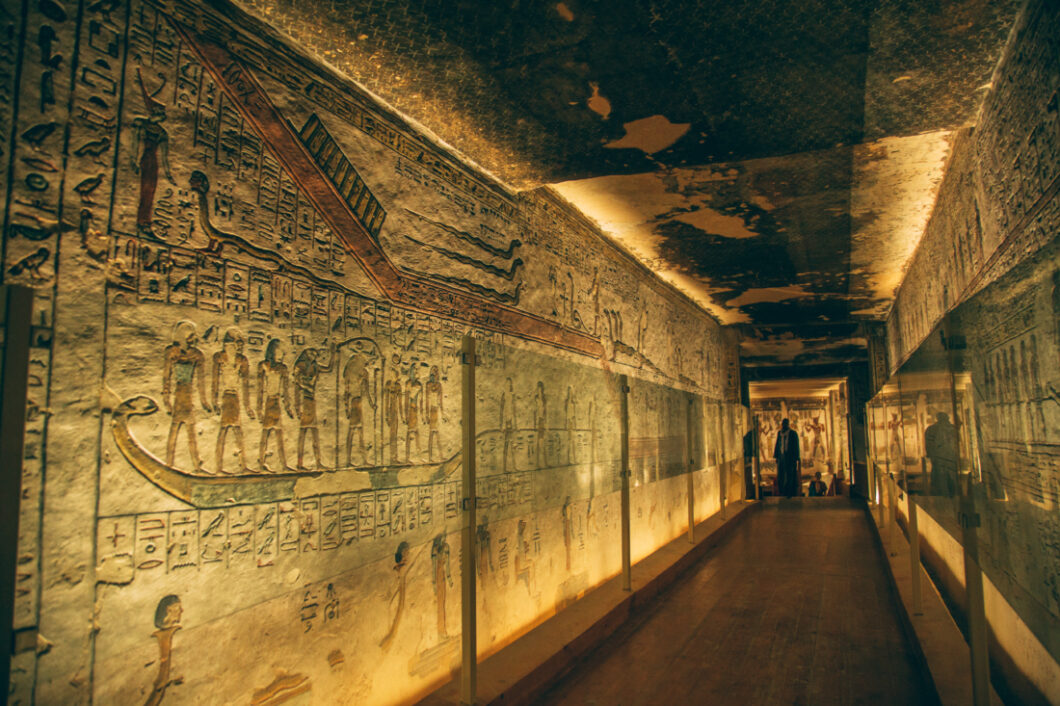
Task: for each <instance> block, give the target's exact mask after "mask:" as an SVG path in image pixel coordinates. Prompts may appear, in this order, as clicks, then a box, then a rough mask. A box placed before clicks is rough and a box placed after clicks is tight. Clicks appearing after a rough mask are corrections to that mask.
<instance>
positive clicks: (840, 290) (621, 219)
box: [243, 0, 1018, 362]
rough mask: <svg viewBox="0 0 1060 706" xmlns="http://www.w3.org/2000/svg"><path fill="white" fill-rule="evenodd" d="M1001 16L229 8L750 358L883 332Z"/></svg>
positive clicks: (420, 5)
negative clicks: (540, 193)
mask: <svg viewBox="0 0 1060 706" xmlns="http://www.w3.org/2000/svg"><path fill="white" fill-rule="evenodd" d="M1017 5H1018V3H1017V2H1016V0H880V1H878V2H870V1H868V0H730V1H728V2H721V1H719V2H688V1H687V0H606V1H603V0H601V1H594V2H588V1H585V0H564V2H552V1H549V2H533V1H527V0H508V1H503V2H502V1H497V0H492V1H487V0H481V1H476V2H469V1H466V0H464V1H459V0H457V1H455V2H454V1H453V0H419V1H413V2H409V1H407V0H406V1H404V2H401V1H397V0H395V1H390V0H356V1H351V2H343V1H342V0H244V2H243V6H244V7H247V8H248V9H250V10H251V11H252V12H255V13H257V14H259V15H260V16H262V17H263V18H265V19H266V20H267V21H268V22H269V23H271V24H273V25H274V26H276V27H277V28H278V29H280V30H281V31H283V32H285V33H287V34H289V35H290V36H292V37H293V38H294V39H295V40H296V41H298V42H299V43H300V44H302V45H303V46H305V47H307V48H308V49H309V50H310V51H313V52H315V53H316V54H317V55H319V56H320V57H321V58H323V59H325V60H326V61H328V62H329V63H331V64H332V65H334V66H335V67H336V68H338V69H339V70H341V71H343V72H345V73H346V74H347V75H349V76H350V77H352V78H354V79H355V80H357V81H359V82H361V83H362V84H363V85H365V86H366V87H367V88H369V89H370V90H372V91H374V92H376V93H378V94H379V95H380V96H382V97H383V98H384V99H386V100H387V101H389V102H390V103H391V104H392V105H394V106H395V107H396V108H398V109H399V110H401V111H402V112H404V113H406V114H407V115H409V116H410V117H412V118H414V119H416V120H418V121H419V122H421V123H422V124H424V125H425V126H426V127H427V128H429V129H430V130H432V131H433V132H435V133H436V134H437V135H438V136H439V137H441V138H442V139H443V140H445V141H446V142H448V143H449V144H451V145H453V146H454V147H455V148H456V149H457V150H459V151H460V152H462V153H463V154H464V155H466V156H467V157H469V158H470V159H472V160H474V161H475V162H477V163H478V164H480V165H482V166H483V167H485V168H486V169H487V170H489V171H490V172H492V173H493V174H495V175H496V176H497V177H498V178H499V179H501V180H502V181H504V182H505V183H507V184H509V185H510V186H512V187H513V188H517V189H525V188H536V187H539V186H542V185H546V184H552V185H556V189H557V190H558V191H559V193H560V194H561V195H563V196H564V197H565V198H567V199H568V200H570V201H571V202H572V203H574V204H575V205H576V206H578V207H579V208H582V210H584V211H585V212H586V214H587V215H589V216H590V217H592V218H594V219H595V220H597V222H599V223H600V224H601V225H602V226H603V228H604V229H605V231H607V232H608V233H609V235H611V237H613V238H614V239H615V240H616V241H618V242H619V243H620V244H622V245H623V246H625V247H626V248H627V249H629V250H630V251H631V252H633V253H634V254H635V255H637V256H638V257H640V258H642V259H643V260H645V261H646V262H648V263H649V264H650V265H651V266H652V267H653V269H655V270H656V271H658V272H659V273H660V276H662V277H663V278H664V279H667V280H668V281H670V282H672V283H673V284H674V285H675V286H677V287H679V288H680V289H682V290H683V291H685V292H687V293H688V294H689V295H690V296H692V297H693V298H694V299H696V300H697V301H699V302H700V303H701V304H702V305H703V306H704V307H705V308H707V309H708V310H710V311H712V312H713V313H714V314H716V315H717V316H718V317H719V319H720V320H722V321H723V322H726V323H741V324H745V325H751V326H756V325H762V326H768V327H769V328H768V329H763V330H762V331H759V332H758V333H757V334H755V335H749V336H748V337H745V340H746V341H748V342H753V341H754V340H756V339H757V338H760V337H761V336H765V335H766V333H765V332H766V331H773V332H775V331H777V330H778V329H777V327H785V326H788V327H791V326H796V327H798V326H803V327H805V326H806V325H809V324H815V325H816V324H840V323H846V324H856V323H857V322H858V321H860V320H863V319H879V318H881V317H882V316H883V315H885V314H886V312H887V310H888V308H889V306H890V303H891V301H892V299H893V295H894V290H895V288H896V286H897V284H898V283H899V282H900V277H901V273H902V268H903V266H904V264H905V262H906V260H907V259H908V257H909V256H910V255H911V253H912V251H913V249H914V248H915V246H916V243H917V242H918V241H919V238H920V235H921V234H922V232H923V227H924V225H925V224H926V220H927V216H928V215H929V213H930V208H931V206H932V204H933V201H934V196H935V192H936V189H937V186H938V183H939V181H940V180H941V176H942V173H943V168H944V164H945V159H946V156H947V154H948V149H949V141H950V135H951V132H952V131H953V130H955V129H957V128H960V127H961V126H965V125H968V124H970V123H971V122H973V121H974V118H975V113H976V110H977V108H978V106H979V104H980V102H981V99H982V97H983V95H984V93H985V87H986V85H987V84H988V83H989V80H990V76H991V72H992V70H993V67H994V66H995V64H996V62H997V59H998V57H999V56H1000V53H1001V47H1002V45H1003V42H1004V40H1005V38H1006V36H1007V33H1008V30H1009V28H1010V26H1011V24H1012V21H1013V20H1014V18H1015V13H1016V10H1017ZM803 333H805V335H802V334H800V332H799V330H798V329H797V328H796V329H795V330H794V331H793V332H792V331H789V332H788V333H786V334H784V335H783V338H784V340H788V339H791V338H795V339H800V340H802V339H805V340H807V341H809V340H810V339H811V338H813V336H812V335H811V332H810V331H809V330H806V331H804V332H803ZM855 338H856V337H855ZM804 352H805V351H804ZM749 357H753V355H749ZM761 357H762V358H763V362H765V360H766V359H767V358H768V355H767V354H765V353H762V356H761Z"/></svg>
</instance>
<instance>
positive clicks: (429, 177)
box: [0, 0, 744, 704]
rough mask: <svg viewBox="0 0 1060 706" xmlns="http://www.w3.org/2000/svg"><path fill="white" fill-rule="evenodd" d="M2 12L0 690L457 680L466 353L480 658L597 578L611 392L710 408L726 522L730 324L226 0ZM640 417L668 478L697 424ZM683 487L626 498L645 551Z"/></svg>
mask: <svg viewBox="0 0 1060 706" xmlns="http://www.w3.org/2000/svg"><path fill="white" fill-rule="evenodd" d="M25 7H27V8H28V11H27V12H23V9H24V8H23V5H22V4H21V3H17V2H12V1H11V0H3V2H2V3H0V27H2V30H3V32H4V36H5V37H7V38H9V39H10V40H11V41H5V42H3V43H0V44H2V46H3V48H2V49H0V91H2V92H3V95H4V97H5V100H4V101H2V104H3V106H4V107H3V108H2V109H0V131H2V138H3V145H4V151H3V153H2V155H0V161H2V165H0V166H2V169H0V190H2V194H3V213H2V222H3V253H2V258H3V269H2V275H3V281H4V282H5V283H18V284H27V285H30V286H32V287H33V288H34V289H35V292H36V300H35V309H34V314H33V324H34V327H33V347H32V354H31V363H30V377H29V382H30V403H29V408H28V414H27V431H26V440H27V444H26V458H25V459H24V466H23V490H24V493H23V502H22V507H21V518H20V534H21V537H20V546H19V574H18V595H17V599H16V601H17V602H16V612H15V627H16V629H17V631H18V636H17V645H18V652H17V654H16V655H15V657H14V659H13V663H12V667H13V670H12V676H13V682H14V690H13V693H12V697H11V698H12V702H13V703H21V704H30V703H39V704H51V703H87V702H96V703H135V702H138V701H145V702H150V703H160V702H164V703H170V702H172V703H203V704H208V703H229V702H246V701H250V702H252V703H279V702H280V701H282V700H287V699H295V698H298V699H302V700H305V701H307V702H311V703H321V704H327V703H394V702H407V701H409V700H412V699H414V698H416V697H417V696H418V695H421V694H423V693H425V692H426V691H427V690H429V689H430V688H432V687H433V686H435V685H437V684H438V683H440V682H441V681H444V680H445V679H447V678H448V677H449V676H450V675H451V673H452V671H453V669H454V667H455V666H456V665H457V664H458V661H459V649H458V648H459V634H460V633H459V615H460V613H459V611H460V601H459V596H460V590H459V589H460V584H459V576H460V562H461V557H460V550H459V541H458V538H457V535H456V534H455V532H456V530H457V528H458V526H459V517H460V515H459V507H460V501H461V499H462V498H463V497H464V495H465V494H466V493H465V491H464V490H463V489H461V487H460V483H459V478H460V463H459V454H458V452H459V448H460V426H459V421H458V420H459V419H460V402H461V400H460V361H459V358H458V355H457V353H458V350H459V345H460V339H461V337H462V336H463V335H464V334H468V333H469V334H471V335H473V336H474V337H475V338H476V339H477V341H478V361H479V367H480V374H481V377H480V382H479V386H478V387H477V390H476V401H477V405H478V407H479V409H480V417H479V425H478V428H477V438H476V454H477V455H478V460H479V465H480V470H481V474H482V475H481V478H480V481H479V487H478V488H477V492H478V494H479V495H480V497H481V499H480V507H482V508H484V512H483V513H482V514H481V515H480V521H481V524H482V526H481V527H480V528H479V533H480V536H483V537H485V538H488V542H482V543H481V544H480V551H482V552H484V553H483V554H482V556H481V557H480V558H479V564H480V567H483V568H481V569H480V572H479V573H478V575H477V580H478V581H479V582H480V593H481V594H482V595H483V596H484V603H482V604H480V607H479V609H480V611H482V614H483V616H484V617H483V620H482V633H481V635H480V646H481V648H482V650H483V651H484V652H488V651H490V650H494V649H496V648H498V647H499V646H501V645H503V644H505V643H506V642H507V641H510V640H511V639H513V638H514V636H516V635H518V634H520V632H521V631H525V630H526V629H528V627H529V626H532V625H533V624H535V623H536V622H539V621H540V620H542V619H543V618H544V617H547V616H548V615H550V614H551V613H552V612H554V611H556V610H558V609H560V608H562V607H563V606H564V605H566V604H568V603H569V602H570V601H571V600H574V599H576V598H577V596H578V595H580V594H581V593H583V592H584V591H585V590H587V589H588V588H591V587H592V586H593V585H596V584H597V583H599V582H600V581H603V580H604V579H606V578H607V577H609V576H611V575H614V574H615V573H617V572H618V570H619V568H620V567H619V563H618V556H617V549H615V547H616V546H617V543H618V530H617V527H618V512H619V510H618V507H619V506H618V501H617V486H616V485H615V477H616V476H615V458H617V454H618V450H617V446H616V440H617V418H616V414H617V412H616V410H617V402H616V397H615V395H616V394H617V393H616V390H617V378H616V375H617V374H620V373H625V374H628V375H630V376H632V377H634V378H637V379H638V381H640V380H643V381H644V383H643V384H645V385H647V384H648V383H649V382H650V383H651V384H652V385H654V388H655V390H656V391H655V392H654V393H653V394H654V395H655V398H657V399H659V400H662V399H669V398H674V399H678V398H679V399H681V400H682V401H683V400H685V399H686V394H688V393H691V394H694V395H696V396H697V398H698V399H699V400H700V404H701V405H702V406H703V408H704V409H707V408H710V409H711V410H713V411H710V412H709V413H708V412H704V413H703V414H702V415H701V418H699V419H700V422H699V423H700V424H701V425H702V426H703V427H704V428H706V427H707V426H710V428H711V429H712V430H711V431H709V432H708V431H700V432H697V434H698V436H696V438H698V439H699V441H698V442H697V443H698V444H699V445H700V446H699V447H698V448H700V449H702V452H701V454H700V456H699V458H702V459H703V462H702V464H701V465H699V466H698V470H697V472H696V476H695V479H694V480H695V484H696V488H697V505H696V513H697V517H703V516H706V515H708V514H710V513H712V512H714V511H716V510H717V509H719V508H720V504H721V502H722V497H723V496H722V493H721V487H722V483H725V482H728V483H729V485H730V486H731V485H733V482H732V478H733V477H734V474H733V471H732V469H733V468H734V467H735V465H736V463H737V461H736V457H737V454H738V449H739V446H738V444H737V443H736V442H737V440H738V439H739V438H740V436H741V435H742V428H743V424H744V420H743V416H742V413H741V411H740V408H739V405H738V389H739V384H738V364H737V354H736V347H735V342H734V340H733V339H732V337H731V336H730V335H728V334H727V333H725V332H723V331H722V330H721V329H720V327H719V326H718V324H717V323H716V322H715V321H714V320H713V319H711V318H710V317H709V316H708V315H706V314H705V313H704V312H703V311H702V310H701V309H699V308H697V307H696V306H694V305H693V304H692V303H691V302H690V301H689V300H688V299H687V298H685V297H683V296H682V295H679V294H678V293H676V292H675V291H674V290H672V289H670V288H669V287H667V286H666V285H664V284H662V283H661V282H660V281H658V280H657V279H655V278H653V277H652V276H651V275H650V274H649V273H648V272H647V271H646V270H645V269H644V268H643V267H641V266H640V265H637V264H635V263H634V262H633V261H632V260H631V259H630V258H628V257H627V256H626V255H624V254H623V253H622V252H620V251H618V250H617V249H615V248H614V247H613V246H611V245H609V244H608V243H607V242H606V241H605V240H604V239H603V238H602V237H601V236H600V234H599V233H598V232H597V231H595V230H594V229H593V228H592V227H590V226H589V225H587V224H586V222H585V220H584V219H583V218H581V217H580V216H579V215H578V214H577V213H576V212H574V211H573V210H572V209H571V208H570V207H569V206H568V205H566V204H565V203H563V202H562V201H561V200H560V199H558V198H556V197H555V196H553V195H550V194H548V193H544V192H535V193H531V194H526V195H519V194H515V193H513V192H511V191H510V190H508V189H507V188H505V187H504V186H503V185H501V184H499V183H497V182H496V181H495V180H493V179H492V178H491V177H490V176H489V175H487V174H484V173H483V172H481V171H479V170H476V169H475V168H473V167H472V166H469V165H468V164H467V163H466V162H465V161H464V160H462V159H461V158H460V157H459V156H456V155H454V154H452V153H451V152H449V151H447V150H446V149H445V148H444V147H442V146H440V145H439V144H438V143H437V142H435V141H432V140H431V139H430V137H429V136H427V135H426V134H425V133H424V132H423V131H421V130H419V129H417V128H416V127H415V126H413V125H410V123H409V122H408V121H406V120H405V119H403V118H402V117H400V116H399V115H397V114H395V113H394V112H392V111H391V110H390V109H388V108H387V107H386V106H385V105H383V104H382V103H380V102H379V101H378V100H376V99H374V98H373V97H371V96H370V95H368V94H367V93H366V92H364V91H363V90H361V89H360V88H359V87H358V86H356V85H354V84H352V83H350V82H349V81H346V80H344V79H341V78H339V77H337V76H336V74H334V73H333V72H331V71H330V70H329V69H327V68H326V67H324V66H322V65H320V64H319V63H315V62H313V61H310V60H309V59H307V58H306V57H305V56H304V55H303V54H302V53H301V52H300V50H299V49H298V48H297V47H295V46H293V45H292V44H291V43H290V42H289V41H287V40H285V39H284V38H283V37H281V36H279V35H278V34H276V33H275V32H273V31H272V30H270V29H269V28H268V27H266V26H264V25H262V24H261V23H259V22H258V21H256V20H252V19H250V18H248V17H246V16H244V15H243V14H242V13H241V12H239V11H237V10H235V9H233V8H231V7H229V6H227V5H225V4H216V5H207V4H203V3H193V2H185V1H184V0H174V1H173V2H161V3H156V2H149V1H147V0H132V2H130V3H128V4H119V3H109V2H102V3H94V2H87V1H86V2H80V3H76V2H60V1H59V0H40V1H39V2H36V1H35V2H30V3H28V4H27V5H26V6H25ZM678 390H680V391H678ZM654 404H655V403H654V402H651V403H649V401H648V398H647V397H645V398H643V399H641V398H637V399H634V401H633V404H632V406H631V416H633V417H634V418H635V419H636V420H638V421H637V422H636V424H642V423H643V425H644V428H643V429H642V430H640V431H638V432H637V433H638V434H639V436H638V438H639V439H641V440H642V443H641V449H642V452H643V454H642V460H643V463H644V465H645V468H647V467H649V466H650V467H652V468H654V467H655V466H656V465H658V466H659V467H660V468H670V467H671V466H673V463H674V458H673V449H676V448H677V447H679V446H680V447H681V448H682V449H683V448H684V445H685V444H686V443H687V442H685V441H684V440H683V439H681V441H680V442H678V441H675V440H674V439H675V437H681V436H682V435H684V434H685V429H686V420H685V418H684V417H683V416H682V413H683V410H681V411H680V412H679V411H673V410H677V409H679V408H678V407H674V406H673V405H671V409H672V411H673V413H672V414H670V415H669V416H667V415H665V414H660V413H659V412H658V407H654V408H653V407H652V405H654ZM653 415H655V416H653ZM674 424H676V425H677V431H676V432H675V431H674V430H673V429H672V428H670V427H672V426H673V425H674ZM681 453H682V454H683V451H682V452H681ZM678 458H679V459H681V458H683V456H678ZM708 459H710V460H709V462H708ZM668 464H669V465H668ZM680 470H681V471H682V472H683V471H685V470H686V469H685V468H681V469H680ZM676 471H677V468H676V467H673V468H672V470H671V471H667V473H661V474H659V475H658V476H653V477H652V478H651V479H650V481H649V480H648V479H647V477H646V478H645V483H644V485H643V486H642V487H641V489H640V490H641V491H642V492H643V495H642V496H638V498H640V499H639V500H638V502H639V503H640V504H639V505H638V506H637V507H638V508H640V516H639V518H638V522H640V521H641V520H642V519H643V524H638V525H637V526H636V532H637V534H636V539H635V541H636V546H637V547H638V555H639V554H646V553H648V552H649V551H651V550H652V549H653V548H655V547H658V546H660V545H661V544H662V543H664V542H665V541H667V539H669V538H671V537H673V536H674V535H675V534H677V533H679V532H680V531H682V521H683V518H685V517H686V510H685V504H684V503H685V502H686V499H685V496H684V495H683V494H682V493H683V488H684V485H683V484H684V482H685V478H684V476H683V475H682V476H679V475H678V474H677V473H676ZM726 473H727V474H728V475H727V476H726V478H727V479H728V480H726V479H725V478H722V475H724V474H726ZM668 474H669V475H668ZM699 489H702V490H703V492H702V493H700V492H699ZM724 497H727V498H729V499H732V498H734V497H738V496H736V495H734V494H733V493H732V492H729V493H728V494H727V495H725V496H724ZM652 507H654V508H655V513H654V514H652V510H651V508H652Z"/></svg>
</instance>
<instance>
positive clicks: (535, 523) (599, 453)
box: [475, 342, 683, 657]
mask: <svg viewBox="0 0 1060 706" xmlns="http://www.w3.org/2000/svg"><path fill="white" fill-rule="evenodd" d="M477 357H478V367H477V368H476V387H475V403H476V413H477V430H476V449H477V460H478V463H477V472H478V481H477V492H478V495H479V500H478V505H477V508H478V511H477V518H476V519H477V522H476V524H477V529H476V534H477V536H478V538H479V547H478V556H477V557H476V559H477V563H478V566H477V570H476V575H477V580H478V582H479V584H478V608H477V616H478V631H477V636H478V637H477V639H478V649H479V655H480V657H482V656H485V655H488V654H490V653H492V652H494V651H496V650H497V649H500V648H501V647H503V646H504V645H505V644H507V643H508V642H510V641H512V640H514V639H515V638H517V637H518V636H519V635H521V634H523V633H525V632H526V631H527V630H529V629H530V628H531V627H533V626H534V625H536V624H537V623H539V622H540V621H541V620H543V619H545V618H547V617H549V616H550V615H552V614H554V613H555V612H557V611H559V610H561V609H562V608H563V607H564V606H566V605H568V604H569V603H571V602H573V601H574V600H576V599H577V598H578V597H579V596H580V595H582V594H583V593H584V592H585V591H587V590H589V589H591V588H592V587H594V586H597V585H598V584H600V583H602V582H603V581H605V580H606V579H608V578H610V577H611V576H614V575H616V574H618V573H619V572H620V571H621V556H620V546H621V541H620V540H621V535H620V518H621V503H620V492H619V488H620V476H619V470H620V469H619V453H620V445H619V444H620V436H619V413H620V412H619V389H618V378H617V376H614V375H611V374H610V373H608V372H606V371H604V370H602V369H600V368H598V367H593V366H591V365H588V364H585V363H583V362H577V361H575V360H569V359H565V358H558V357H553V356H549V355H544V354H541V353H537V352H534V351H528V350H525V349H521V348H514V347H511V346H507V345H501V344H492V343H490V344H483V343H482V342H479V350H478V356H477ZM682 423H683V422H682Z"/></svg>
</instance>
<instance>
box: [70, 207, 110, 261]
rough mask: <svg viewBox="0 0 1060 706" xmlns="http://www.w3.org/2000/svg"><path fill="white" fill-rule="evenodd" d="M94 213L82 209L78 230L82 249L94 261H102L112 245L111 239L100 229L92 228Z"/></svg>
mask: <svg viewBox="0 0 1060 706" xmlns="http://www.w3.org/2000/svg"><path fill="white" fill-rule="evenodd" d="M93 218H94V217H93V215H92V212H91V211H89V210H88V209H87V208H82V209H81V220H80V222H79V223H78V226H77V230H78V232H79V233H80V234H81V247H83V248H84V249H85V252H87V253H88V255H89V257H91V258H92V259H94V260H102V259H103V257H104V256H105V255H106V254H107V248H108V247H109V245H110V242H109V238H107V236H106V235H104V234H103V233H101V232H100V231H99V230H98V229H96V228H93V227H92V220H93Z"/></svg>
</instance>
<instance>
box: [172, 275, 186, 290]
mask: <svg viewBox="0 0 1060 706" xmlns="http://www.w3.org/2000/svg"><path fill="white" fill-rule="evenodd" d="M190 282H191V274H190V273H189V274H186V275H184V276H183V277H181V278H180V279H178V280H177V281H176V283H175V284H174V285H173V286H172V287H171V288H170V291H172V292H179V291H180V290H182V289H183V290H184V291H188V284H189V283H190Z"/></svg>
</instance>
